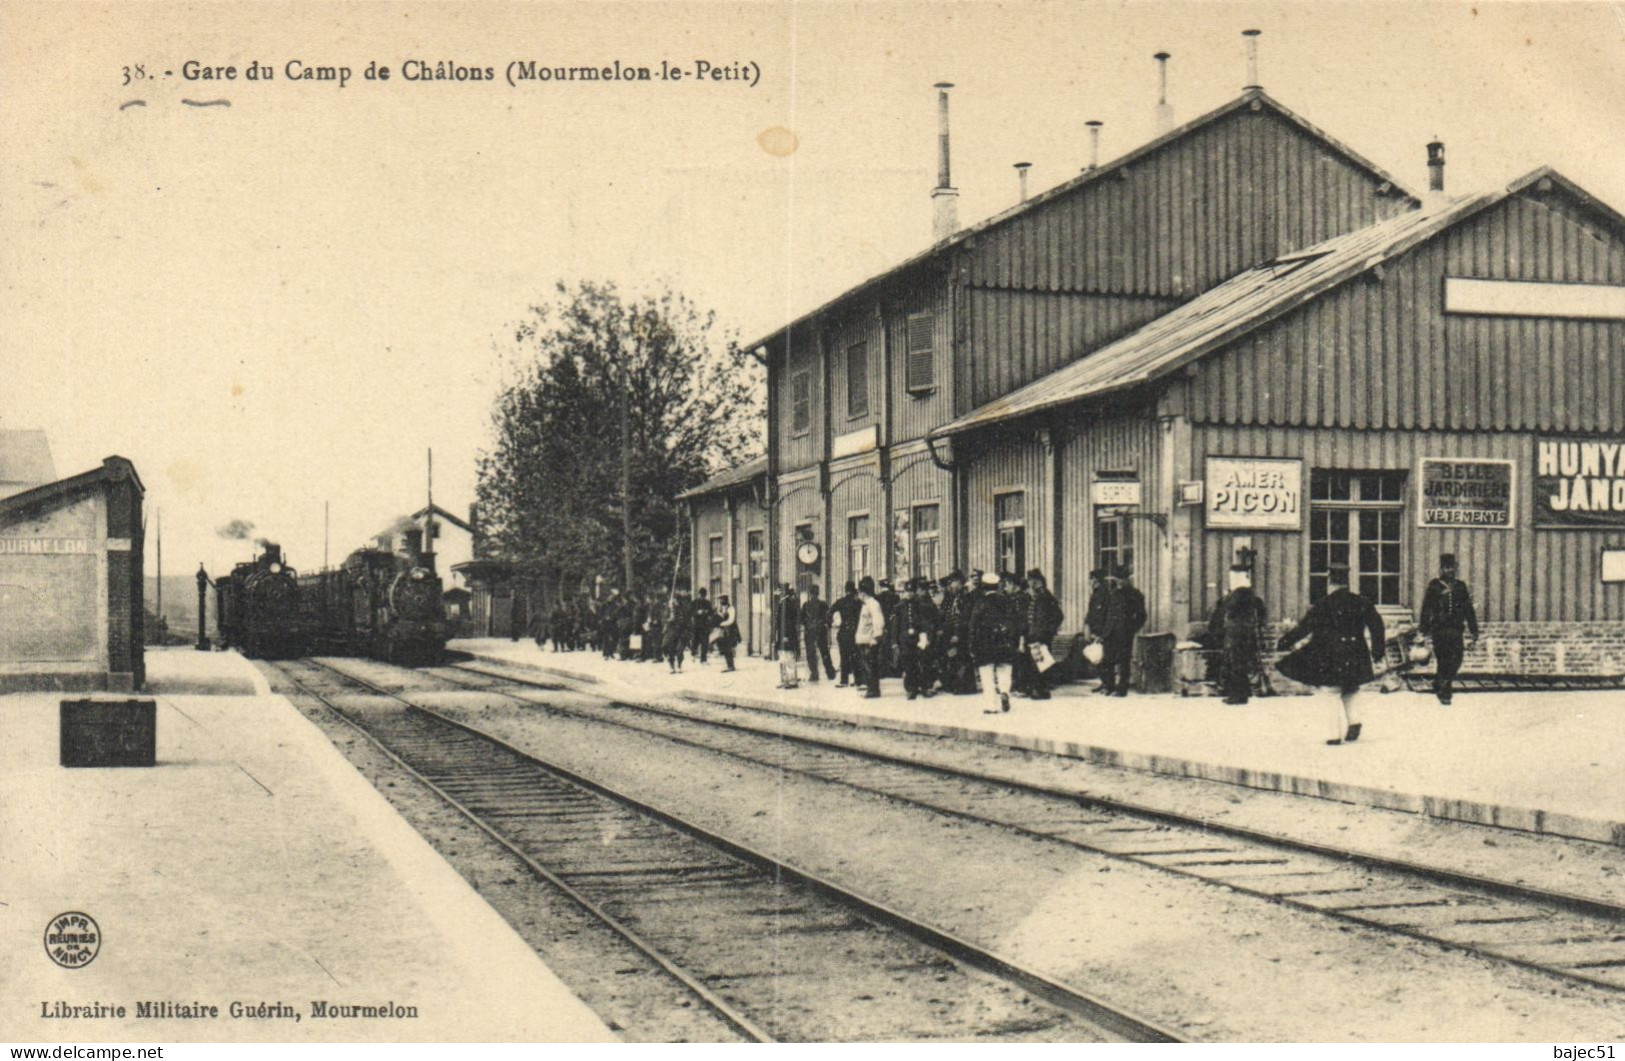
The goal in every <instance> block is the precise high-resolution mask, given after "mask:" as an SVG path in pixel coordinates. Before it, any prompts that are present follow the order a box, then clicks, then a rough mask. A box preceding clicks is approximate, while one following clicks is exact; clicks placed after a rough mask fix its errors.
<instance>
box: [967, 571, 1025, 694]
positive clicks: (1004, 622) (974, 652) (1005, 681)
mask: <svg viewBox="0 0 1625 1061" xmlns="http://www.w3.org/2000/svg"><path fill="white" fill-rule="evenodd" d="M1001 586H1002V587H1003V589H1002V592H1001V588H1000V587H1001ZM1018 592H1019V590H1018V583H1017V581H1016V576H1015V575H1014V574H1012V573H1010V572H1008V571H1006V572H1005V573H1004V575H1003V576H999V575H995V574H993V573H992V572H991V571H990V572H988V573H987V574H985V575H983V576H982V594H981V598H980V599H979V600H978V601H977V602H976V610H975V611H974V612H972V613H971V619H970V648H971V656H972V658H973V659H975V661H976V669H977V671H978V673H979V674H980V676H981V679H982V695H983V696H985V697H986V698H987V702H988V706H987V707H986V708H984V709H983V711H982V713H983V714H984V715H996V714H999V713H1001V712H1005V711H1009V710H1010V667H1011V664H1013V663H1015V661H1016V657H1017V655H1018V654H1019V653H1020V651H1021V620H1022V609H1021V604H1020V603H1019V602H1018V601H1017V599H1016V598H1017V594H1018Z"/></svg>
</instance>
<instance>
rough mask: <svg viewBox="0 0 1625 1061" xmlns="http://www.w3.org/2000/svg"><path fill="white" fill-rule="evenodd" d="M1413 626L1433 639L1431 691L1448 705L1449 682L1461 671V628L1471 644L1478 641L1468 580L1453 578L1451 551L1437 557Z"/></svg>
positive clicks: (1476, 617)
mask: <svg viewBox="0 0 1625 1061" xmlns="http://www.w3.org/2000/svg"><path fill="white" fill-rule="evenodd" d="M1416 628H1417V630H1418V631H1419V632H1420V633H1421V634H1422V636H1423V637H1429V638H1432V639H1433V655H1434V667H1435V668H1436V669H1435V671H1434V677H1433V692H1434V695H1436V696H1437V697H1438V698H1439V703H1441V704H1448V703H1450V698H1451V696H1452V695H1453V694H1454V690H1453V689H1452V688H1451V685H1452V683H1453V682H1454V681H1455V680H1456V675H1457V674H1458V673H1459V672H1460V671H1461V657H1462V656H1463V655H1464V654H1465V651H1466V647H1465V645H1464V644H1463V642H1462V631H1463V630H1466V631H1467V634H1468V636H1469V637H1470V638H1471V639H1472V642H1473V643H1476V642H1477V641H1478V615H1477V613H1475V612H1474V611H1473V595H1472V594H1471V593H1469V592H1467V583H1465V582H1463V581H1461V580H1460V579H1459V578H1457V577H1456V556H1455V554H1454V553H1445V554H1444V555H1442V556H1440V557H1439V577H1438V578H1436V579H1434V580H1433V581H1432V582H1429V583H1428V588H1427V592H1426V593H1424V594H1423V595H1422V616H1421V618H1420V619H1419V620H1418V621H1417V624H1416Z"/></svg>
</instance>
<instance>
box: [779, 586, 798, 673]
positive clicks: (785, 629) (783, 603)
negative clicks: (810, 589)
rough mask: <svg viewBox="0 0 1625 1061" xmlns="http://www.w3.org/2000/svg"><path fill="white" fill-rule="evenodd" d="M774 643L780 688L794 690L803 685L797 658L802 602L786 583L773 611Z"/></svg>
mask: <svg viewBox="0 0 1625 1061" xmlns="http://www.w3.org/2000/svg"><path fill="white" fill-rule="evenodd" d="M773 626H774V635H775V636H774V643H773V647H774V648H775V649H777V650H778V655H779V688H780V689H794V688H796V687H797V686H798V685H800V684H801V675H800V672H799V671H798V670H797V667H796V662H797V657H799V656H800V655H801V602H800V601H799V600H797V599H796V591H795V589H794V587H792V586H791V585H790V583H788V582H786V583H784V584H783V585H781V586H780V587H779V599H778V603H777V605H776V606H775V607H774V610H773Z"/></svg>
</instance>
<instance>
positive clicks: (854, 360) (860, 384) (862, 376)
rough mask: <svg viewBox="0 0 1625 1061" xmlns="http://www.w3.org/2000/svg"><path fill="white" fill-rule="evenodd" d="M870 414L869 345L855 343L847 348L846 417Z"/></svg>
mask: <svg viewBox="0 0 1625 1061" xmlns="http://www.w3.org/2000/svg"><path fill="white" fill-rule="evenodd" d="M868 414H869V344H868V343H853V344H852V345H851V346H849V347H847V348H846V415H847V416H850V417H858V416H867V415H868Z"/></svg>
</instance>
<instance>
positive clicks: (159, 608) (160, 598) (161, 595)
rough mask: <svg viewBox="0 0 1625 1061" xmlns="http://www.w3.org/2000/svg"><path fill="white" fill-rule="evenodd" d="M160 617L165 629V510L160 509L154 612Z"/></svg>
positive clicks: (161, 625) (159, 619) (160, 624)
mask: <svg viewBox="0 0 1625 1061" xmlns="http://www.w3.org/2000/svg"><path fill="white" fill-rule="evenodd" d="M153 614H154V615H156V616H157V618H158V629H159V630H163V629H164V510H163V509H161V508H160V509H159V510H158V603H157V605H156V609H155V611H154V613H153Z"/></svg>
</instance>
